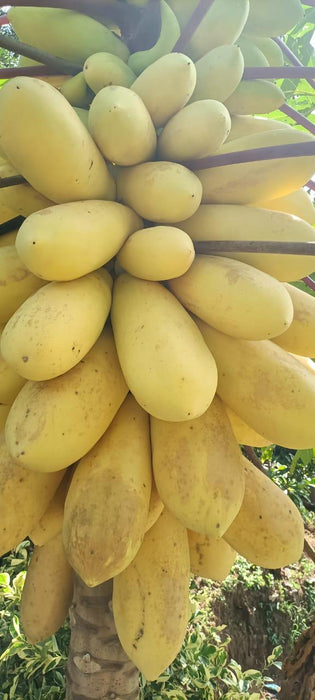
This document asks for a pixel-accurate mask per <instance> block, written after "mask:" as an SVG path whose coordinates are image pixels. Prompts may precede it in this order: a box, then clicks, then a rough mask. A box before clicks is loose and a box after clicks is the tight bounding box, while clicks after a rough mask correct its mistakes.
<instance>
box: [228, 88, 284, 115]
mask: <svg viewBox="0 0 315 700" xmlns="http://www.w3.org/2000/svg"><path fill="white" fill-rule="evenodd" d="M284 102H285V95H284V93H283V92H282V90H281V88H280V87H279V86H278V85H276V83H272V82H270V80H241V82H240V84H239V85H238V86H237V88H236V89H235V90H234V92H233V93H232V95H230V97H228V99H227V100H225V101H224V103H225V106H226V107H227V109H228V110H229V112H230V113H231V114H253V113H254V114H266V113H267V112H273V111H274V110H276V109H278V108H279V107H281V106H282V105H283V104H284Z"/></svg>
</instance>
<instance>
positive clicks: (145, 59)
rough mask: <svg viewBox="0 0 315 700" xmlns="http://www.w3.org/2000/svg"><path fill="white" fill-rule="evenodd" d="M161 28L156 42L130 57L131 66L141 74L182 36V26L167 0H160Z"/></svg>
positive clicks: (170, 49) (137, 73)
mask: <svg viewBox="0 0 315 700" xmlns="http://www.w3.org/2000/svg"><path fill="white" fill-rule="evenodd" d="M159 4H160V8H161V29H160V34H159V37H158V39H157V41H156V43H155V44H154V45H153V46H152V47H151V48H150V49H146V50H144V51H136V52H135V53H133V54H131V55H130V56H129V59H128V65H129V66H130V68H131V69H132V70H133V71H134V72H135V73H136V75H139V74H140V73H142V71H144V70H145V68H147V66H149V65H150V64H152V63H153V62H154V61H156V60H157V59H159V58H161V56H164V55H165V54H167V53H169V51H172V49H173V47H174V46H175V44H176V42H177V40H178V39H179V37H180V27H179V24H178V21H177V19H176V15H175V14H174V12H173V10H172V9H171V7H170V6H169V3H167V2H165V0H160V3H159Z"/></svg>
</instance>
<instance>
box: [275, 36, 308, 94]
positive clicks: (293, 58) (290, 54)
mask: <svg viewBox="0 0 315 700" xmlns="http://www.w3.org/2000/svg"><path fill="white" fill-rule="evenodd" d="M274 41H275V42H276V44H278V46H280V49H281V51H282V53H283V55H284V56H286V57H287V58H288V59H289V61H290V62H291V63H293V65H294V66H303V63H301V61H299V59H298V58H297V56H296V55H295V53H293V51H291V49H289V47H288V46H287V45H286V44H285V43H284V41H282V39H279V37H274ZM304 67H305V66H303V68H304ZM306 80H307V82H308V84H309V85H310V86H311V87H312V88H313V89H315V80H312V79H311V78H306Z"/></svg>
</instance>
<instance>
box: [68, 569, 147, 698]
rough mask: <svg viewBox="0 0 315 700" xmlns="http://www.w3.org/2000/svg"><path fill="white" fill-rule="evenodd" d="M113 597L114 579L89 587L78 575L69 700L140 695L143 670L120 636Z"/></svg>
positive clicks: (71, 620) (74, 600) (72, 627)
mask: <svg viewBox="0 0 315 700" xmlns="http://www.w3.org/2000/svg"><path fill="white" fill-rule="evenodd" d="M111 598H112V581H108V582H106V583H103V584H102V585H100V586H96V587H95V588H88V587H87V586H86V585H85V584H84V583H83V582H82V581H81V580H80V579H79V578H78V577H75V583H74V595H73V603H72V606H71V608H70V625H71V641H70V650H69V660H68V667H67V695H66V698H67V700H138V698H139V672H138V669H137V668H136V667H135V666H134V664H133V663H132V662H131V661H130V659H129V658H128V657H127V655H126V654H125V652H124V650H123V649H122V647H121V644H120V642H119V639H118V637H117V633H116V628H115V623H114V618H113V614H112V609H111Z"/></svg>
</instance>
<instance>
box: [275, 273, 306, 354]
mask: <svg viewBox="0 0 315 700" xmlns="http://www.w3.org/2000/svg"><path fill="white" fill-rule="evenodd" d="M284 287H285V288H286V289H287V291H288V293H289V295H290V297H291V299H292V303H293V310H294V317H293V321H292V323H291V326H290V328H288V330H287V331H285V333H282V335H279V336H278V337H277V338H274V339H273V340H274V342H275V343H276V344H277V345H280V347H281V348H284V350H287V351H288V352H292V353H294V354H296V355H304V356H305V357H315V298H314V297H313V296H311V294H308V293H307V292H303V291H302V290H301V289H297V288H296V287H293V286H292V285H291V284H285V285H284Z"/></svg>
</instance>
